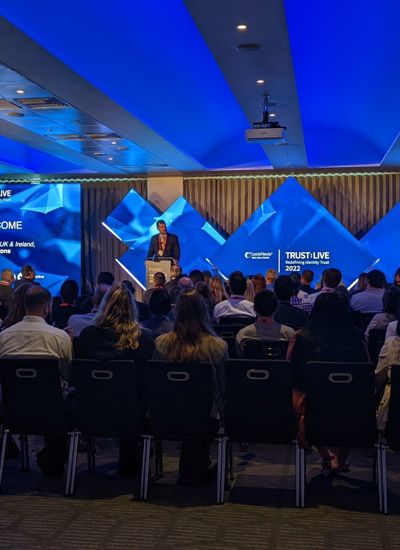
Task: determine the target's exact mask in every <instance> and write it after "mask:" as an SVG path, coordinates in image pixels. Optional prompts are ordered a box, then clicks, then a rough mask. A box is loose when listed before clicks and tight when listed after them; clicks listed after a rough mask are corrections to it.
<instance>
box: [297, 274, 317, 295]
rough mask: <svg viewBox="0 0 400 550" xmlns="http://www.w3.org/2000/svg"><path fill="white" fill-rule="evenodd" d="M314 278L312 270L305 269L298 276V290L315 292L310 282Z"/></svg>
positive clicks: (308, 292)
mask: <svg viewBox="0 0 400 550" xmlns="http://www.w3.org/2000/svg"><path fill="white" fill-rule="evenodd" d="M313 279H314V271H312V270H311V269H305V270H304V271H303V273H302V274H301V278H300V290H301V291H302V292H305V293H306V294H315V292H317V290H315V288H312V286H311V283H312V282H313Z"/></svg>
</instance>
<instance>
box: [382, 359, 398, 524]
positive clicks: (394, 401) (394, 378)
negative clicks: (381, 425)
mask: <svg viewBox="0 0 400 550" xmlns="http://www.w3.org/2000/svg"><path fill="white" fill-rule="evenodd" d="M384 435H385V438H386V440H385V441H384V444H383V445H382V446H381V456H380V457H379V455H378V466H379V464H381V476H382V481H381V484H382V492H381V493H380V494H379V496H380V499H381V506H382V510H383V513H384V514H387V513H388V502H387V468H386V450H387V449H388V448H389V449H391V450H392V451H400V365H392V367H391V381H390V402H389V416H388V423H387V427H386V433H385V434H384ZM378 470H379V467H378Z"/></svg>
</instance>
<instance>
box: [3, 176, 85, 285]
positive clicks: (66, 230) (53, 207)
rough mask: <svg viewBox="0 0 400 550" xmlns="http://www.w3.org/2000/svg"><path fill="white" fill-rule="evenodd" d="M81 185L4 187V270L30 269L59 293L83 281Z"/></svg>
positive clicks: (42, 282)
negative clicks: (71, 282) (69, 280)
mask: <svg viewBox="0 0 400 550" xmlns="http://www.w3.org/2000/svg"><path fill="white" fill-rule="evenodd" d="M80 213H81V208H80V184H77V183H71V184H65V185H64V184H45V183H41V184H38V185H25V184H24V185H19V184H13V185H8V184H0V270H2V269H5V268H10V269H12V270H13V271H14V273H15V275H18V274H19V273H20V270H21V267H22V265H24V264H32V265H33V266H34V267H35V269H36V277H37V281H38V282H40V283H41V284H42V286H45V287H46V288H48V289H49V290H50V292H51V293H52V294H57V293H58V292H59V289H60V286H61V284H62V283H63V281H64V280H65V279H67V278H72V279H75V280H76V281H77V282H78V283H79V282H80V279H81V246H80V243H81V219H80Z"/></svg>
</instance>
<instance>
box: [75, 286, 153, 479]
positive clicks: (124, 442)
mask: <svg viewBox="0 0 400 550" xmlns="http://www.w3.org/2000/svg"><path fill="white" fill-rule="evenodd" d="M153 350H154V344H153V340H152V337H151V332H150V331H148V330H147V329H144V328H141V327H140V326H139V324H138V323H137V321H136V306H135V300H134V298H133V295H132V293H131V292H130V290H129V289H128V288H127V287H126V286H125V285H124V284H123V283H115V284H114V285H113V286H112V287H111V288H110V289H109V290H108V291H107V293H106V295H105V296H104V298H103V300H102V302H101V304H100V307H99V310H98V312H97V314H96V316H95V318H94V323H93V325H91V326H88V327H86V328H85V329H83V330H82V332H81V333H80V335H79V338H78V340H77V343H76V356H77V357H78V358H82V359H100V360H111V359H121V360H122V359H125V360H134V361H135V367H136V375H137V385H138V398H139V402H140V404H141V409H142V415H143V416H144V414H145V411H146V409H147V406H148V398H147V387H146V369H147V361H148V360H149V359H151V357H152V355H153ZM139 467H140V452H139V447H138V441H136V440H132V439H128V438H123V439H121V441H120V454H119V464H118V472H119V473H120V474H122V475H130V474H135V473H137V472H138V471H139Z"/></svg>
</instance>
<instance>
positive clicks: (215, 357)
mask: <svg viewBox="0 0 400 550" xmlns="http://www.w3.org/2000/svg"><path fill="white" fill-rule="evenodd" d="M155 345H156V351H155V354H154V357H155V358H156V359H163V360H166V361H179V362H189V363H193V362H206V363H211V366H212V369H213V371H214V396H215V400H214V403H213V406H212V409H211V410H210V416H211V417H212V418H215V419H216V431H217V429H218V422H217V421H218V420H219V419H220V418H221V417H222V395H223V368H224V362H225V361H226V360H227V358H228V353H227V345H226V343H225V342H224V341H223V340H222V339H221V338H218V337H216V336H215V334H214V333H213V331H212V329H211V327H210V324H209V317H208V313H207V309H206V306H205V304H204V300H203V299H202V298H201V296H200V295H199V294H198V293H197V292H196V291H195V290H185V291H183V292H182V294H181V295H180V296H179V300H178V304H177V308H176V316H175V320H174V327H173V331H172V332H170V333H169V334H163V335H161V336H159V337H158V338H157V340H156V342H155ZM211 443H212V441H210V440H208V439H206V438H198V439H196V440H193V439H192V440H187V441H183V443H182V447H181V453H180V460H179V475H180V481H181V483H183V484H198V483H202V482H204V481H207V480H208V478H209V470H208V468H209V464H210V448H211Z"/></svg>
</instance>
